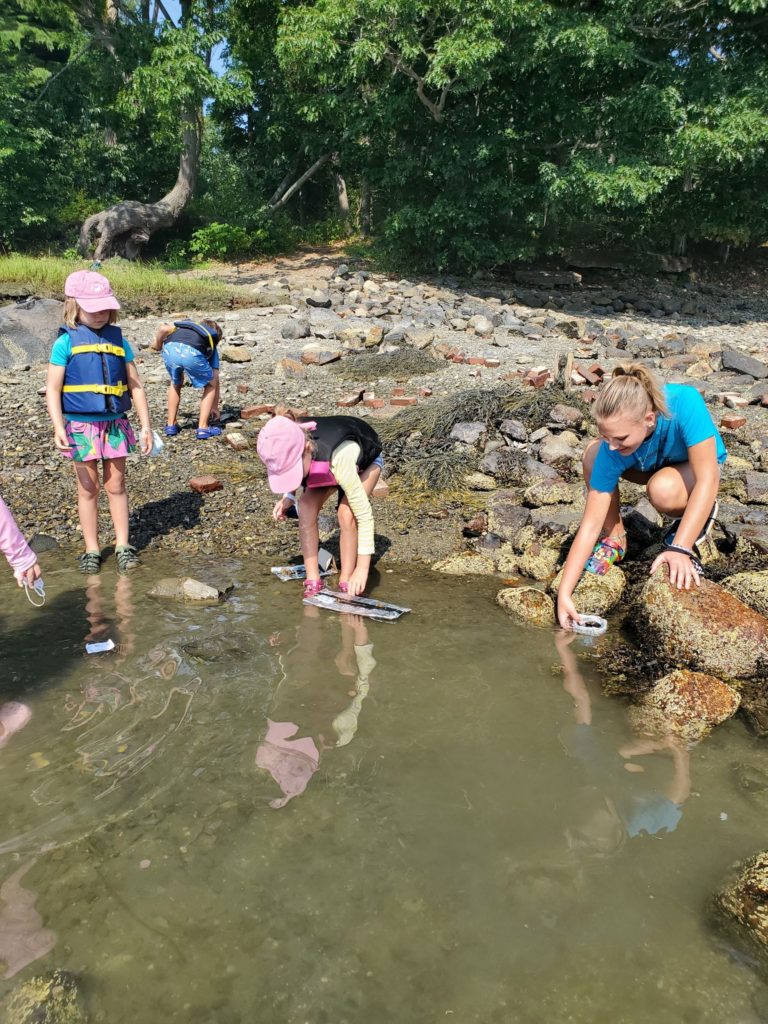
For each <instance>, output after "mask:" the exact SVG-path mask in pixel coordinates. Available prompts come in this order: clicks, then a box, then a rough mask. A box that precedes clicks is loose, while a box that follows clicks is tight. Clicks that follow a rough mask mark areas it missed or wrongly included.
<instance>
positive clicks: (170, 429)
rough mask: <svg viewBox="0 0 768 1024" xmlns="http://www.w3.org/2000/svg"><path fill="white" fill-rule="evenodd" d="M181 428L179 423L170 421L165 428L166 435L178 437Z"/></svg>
mask: <svg viewBox="0 0 768 1024" xmlns="http://www.w3.org/2000/svg"><path fill="white" fill-rule="evenodd" d="M180 430H181V427H180V426H179V424H178V423H169V424H168V425H167V426H166V428H165V436H166V437H176V435H177V434H178V432H179V431H180Z"/></svg>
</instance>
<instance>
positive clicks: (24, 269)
mask: <svg viewBox="0 0 768 1024" xmlns="http://www.w3.org/2000/svg"><path fill="white" fill-rule="evenodd" d="M90 266H91V264H90V263H89V262H88V261H86V260H83V261H80V260H70V259H60V258H57V257H54V256H19V255H11V256H3V257H0V296H5V297H8V298H25V297H26V296H29V295H39V296H41V297H43V298H49V299H63V298H64V280H65V278H66V277H67V275H68V274H71V273H72V271H73V270H87V269H88V268H89V267H90ZM100 272H101V273H103V274H106V276H107V277H108V278H109V281H110V283H111V285H112V288H113V289H114V292H115V295H117V297H118V299H119V300H120V304H121V306H122V308H123V309H124V310H125V312H126V313H129V314H133V315H134V316H141V315H143V314H145V313H170V312H180V311H182V310H193V309H196V310H214V309H227V308H234V307H244V306H259V305H264V304H265V302H266V301H267V299H266V298H265V297H264V296H259V295H254V294H251V293H250V291H249V290H248V289H247V288H244V287H238V286H235V285H230V284H226V283H224V282H222V281H216V280H214V279H213V278H209V277H203V276H200V277H197V276H195V277H192V276H182V275H178V274H173V273H169V272H168V271H167V270H166V269H164V268H163V267H162V266H159V265H157V264H154V265H153V264H147V263H131V262H129V261H128V260H120V259H115V260H107V261H106V262H105V263H104V264H103V265H102V266H101V268H100Z"/></svg>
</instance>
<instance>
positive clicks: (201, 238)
mask: <svg viewBox="0 0 768 1024" xmlns="http://www.w3.org/2000/svg"><path fill="white" fill-rule="evenodd" d="M252 248H253V238H252V237H251V235H250V234H249V233H248V232H247V231H246V230H245V228H241V227H238V226H237V225H234V224H219V223H218V222H217V221H214V222H213V224H208V225H206V226H205V227H202V228H198V229H197V231H195V232H194V233H193V235H192V239H191V241H190V243H189V251H190V252H191V253H192V258H193V260H194V261H195V262H197V263H203V262H205V261H206V260H228V259H239V258H242V257H243V256H246V255H248V253H249V252H250V251H251V250H252Z"/></svg>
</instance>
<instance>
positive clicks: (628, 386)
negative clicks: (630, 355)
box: [594, 363, 669, 420]
mask: <svg viewBox="0 0 768 1024" xmlns="http://www.w3.org/2000/svg"><path fill="white" fill-rule="evenodd" d="M594 410H595V419H598V420H605V419H608V418H609V417H611V416H631V417H633V418H636V419H638V420H641V419H642V418H643V416H645V414H646V413H648V412H655V413H656V414H657V415H659V416H666V417H668V416H669V409H668V408H667V403H666V399H665V398H664V392H663V390H662V388H661V385H660V384H659V382H658V381H657V380H656V378H655V377H654V375H653V374H652V373H651V372H650V371H649V370H646V368H645V367H644V366H642V365H641V364H640V363H630V364H629V365H628V366H617V367H616V369H615V370H614V371H613V375H612V377H611V379H610V380H609V381H608V383H607V384H604V385H603V387H602V388H601V390H600V394H599V395H598V396H597V401H596V402H595V405H594Z"/></svg>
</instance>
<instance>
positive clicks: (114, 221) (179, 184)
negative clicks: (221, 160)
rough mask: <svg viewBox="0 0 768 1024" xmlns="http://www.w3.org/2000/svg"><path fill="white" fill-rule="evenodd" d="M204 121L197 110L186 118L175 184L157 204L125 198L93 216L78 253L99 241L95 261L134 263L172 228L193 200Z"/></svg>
mask: <svg viewBox="0 0 768 1024" xmlns="http://www.w3.org/2000/svg"><path fill="white" fill-rule="evenodd" d="M201 140H202V118H201V116H200V114H199V112H197V111H194V112H193V111H188V112H187V115H186V116H185V118H184V133H183V144H182V150H181V158H180V160H179V173H178V176H177V178H176V184H175V185H174V186H173V188H172V189H171V191H170V192H168V194H167V195H164V196H163V198H162V199H158V201H157V202H156V203H139V202H137V201H136V200H133V199H126V200H124V201H123V202H121V203H116V204H115V205H114V206H110V207H109V209H107V210H101V211H100V212H99V213H94V214H92V215H91V216H90V217H88V219H87V220H86V221H85V223H84V224H83V226H82V228H81V229H80V238H79V240H78V243H77V248H78V251H79V252H80V253H81V254H82V255H83V256H87V255H88V254H89V250H90V248H91V245H92V243H93V239H94V238H95V239H96V240H97V241H96V249H95V251H94V253H93V256H94V259H97V260H104V259H108V258H109V257H110V256H124V257H125V259H128V260H135V259H138V257H139V256H140V255H141V250H142V249H143V247H144V246H145V245H146V244H147V242H148V241H149V240H150V238H151V237H152V235H153V234H154V233H155V232H156V231H159V230H160V229H161V228H168V227H170V226H171V225H172V224H173V223H174V222H175V221H176V220H177V219H178V218H179V216H180V214H181V212H182V210H183V209H184V207H185V206H186V205H187V203H188V202H189V200H190V199H191V198H192V194H193V192H194V190H195V184H196V181H197V170H198V165H199V163H200V143H201Z"/></svg>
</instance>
